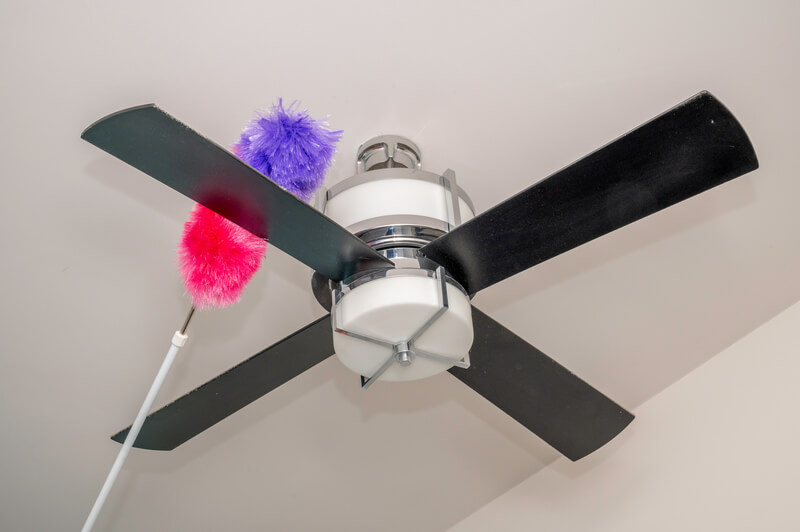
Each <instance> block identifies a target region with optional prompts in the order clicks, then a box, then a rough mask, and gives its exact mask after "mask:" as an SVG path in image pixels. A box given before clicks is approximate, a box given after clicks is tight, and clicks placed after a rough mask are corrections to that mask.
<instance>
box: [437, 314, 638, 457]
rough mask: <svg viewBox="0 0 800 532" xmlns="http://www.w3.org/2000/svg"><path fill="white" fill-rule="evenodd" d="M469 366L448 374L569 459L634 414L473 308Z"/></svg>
mask: <svg viewBox="0 0 800 532" xmlns="http://www.w3.org/2000/svg"><path fill="white" fill-rule="evenodd" d="M472 321H473V326H474V328H475V341H474V343H473V344H472V349H471V350H470V364H471V365H470V367H469V369H460V368H451V369H450V373H452V374H453V375H454V376H455V377H457V378H458V379H459V380H461V381H462V382H463V383H464V384H466V385H467V386H469V387H470V388H472V389H473V390H475V391H476V392H478V393H479V394H481V395H482V396H484V397H485V398H486V399H488V400H489V401H491V402H492V403H494V405H495V406H497V407H498V408H500V410H502V411H503V412H505V413H506V414H508V415H509V416H511V417H513V418H514V419H516V420H517V421H519V422H520V423H522V424H523V425H524V426H525V427H526V428H528V429H529V430H530V431H532V432H533V433H534V434H536V435H537V436H539V437H540V438H542V439H543V440H544V441H546V442H547V443H549V444H550V445H551V446H552V447H554V448H555V449H556V450H557V451H559V452H560V453H561V454H563V455H564V456H566V457H567V458H569V459H570V460H578V459H580V458H583V457H584V456H586V455H587V454H589V453H591V452H592V451H595V450H596V449H599V448H600V447H602V446H603V445H604V444H606V443H607V442H609V441H610V440H611V439H612V438H614V436H616V435H617V434H619V433H620V432H621V431H622V429H624V428H625V427H627V426H628V424H629V423H630V422H631V421H633V414H631V413H630V412H628V411H626V410H625V409H624V408H622V407H621V406H619V405H618V404H616V403H615V402H614V401H612V400H611V399H609V398H608V397H606V396H605V395H603V394H602V393H600V392H598V391H597V390H595V389H594V388H592V387H591V386H589V385H588V384H587V383H585V382H584V381H582V380H581V379H580V378H578V377H577V376H576V375H574V374H573V373H571V372H570V371H569V370H568V369H566V368H565V367H564V366H562V365H560V364H559V363H558V362H556V361H555V360H553V359H552V358H550V357H548V356H547V355H545V354H544V353H542V352H541V351H539V350H538V349H536V348H535V347H533V346H532V345H530V344H529V343H528V342H526V341H525V340H523V339H522V338H520V337H519V336H517V335H516V334H514V333H512V332H511V331H509V330H508V329H506V328H505V327H503V326H502V325H500V324H499V323H497V322H496V321H494V320H493V319H492V318H490V317H489V316H487V315H486V314H484V313H483V312H481V311H480V310H478V309H476V308H475V307H472Z"/></svg>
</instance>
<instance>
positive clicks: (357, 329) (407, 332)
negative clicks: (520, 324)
mask: <svg viewBox="0 0 800 532" xmlns="http://www.w3.org/2000/svg"><path fill="white" fill-rule="evenodd" d="M440 282H441V281H440V280H438V279H436V278H433V277H428V276H419V275H395V276H389V277H383V278H378V279H374V280H371V281H369V282H367V283H365V284H363V285H361V286H358V287H356V288H354V289H352V290H350V291H348V292H346V293H345V294H344V295H343V296H342V297H341V299H340V300H339V302H338V303H337V304H336V307H335V308H334V309H333V312H337V320H338V326H339V327H340V328H342V329H345V330H347V331H352V332H354V333H358V334H363V335H367V336H371V337H373V338H378V339H381V340H384V341H388V342H391V343H396V342H401V341H405V340H408V339H409V338H411V337H412V336H413V335H414V333H415V332H416V331H417V330H419V329H420V328H421V327H422V326H423V325H424V324H425V323H426V322H427V321H428V320H429V319H430V318H431V317H432V316H434V315H435V314H436V312H437V311H438V310H439V309H440V308H441V305H440V301H439V297H440ZM446 286H447V299H448V307H449V308H448V309H447V310H446V311H445V312H444V313H443V314H442V315H441V316H439V318H438V319H437V320H436V321H435V322H433V324H432V325H431V326H430V328H428V329H427V330H426V331H425V332H424V333H423V334H422V336H420V338H419V339H417V340H416V342H414V344H413V345H412V346H411V349H412V351H413V350H414V349H415V348H417V349H419V350H422V351H426V352H429V353H433V354H435V355H439V356H443V357H447V358H449V359H452V360H454V361H455V360H461V359H462V358H464V357H465V356H467V355H468V353H469V349H470V347H471V346H472V339H473V331H472V311H471V307H470V302H469V298H468V297H467V296H466V295H464V293H463V292H461V291H460V290H459V289H458V288H457V287H455V286H453V285H452V284H450V283H448V284H447V285H446ZM333 346H334V349H335V351H336V355H337V356H338V357H339V359H340V360H341V361H342V363H343V364H344V365H345V366H347V367H348V368H350V369H351V370H353V371H355V372H356V373H358V374H360V375H363V376H364V377H367V378H369V377H370V376H372V375H373V374H374V373H375V372H376V371H377V370H378V368H380V367H381V365H382V364H383V363H384V362H386V360H387V359H388V358H389V357H391V356H393V355H394V353H393V351H392V349H391V348H390V347H388V346H382V345H378V344H375V343H372V342H369V341H366V340H362V339H359V338H355V337H352V336H347V335H344V334H341V333H337V332H334V334H333ZM450 367H452V364H446V363H442V362H438V361H434V360H430V359H428V358H423V357H422V356H416V357H415V358H414V360H413V362H412V363H411V364H410V365H408V366H401V365H399V364H396V363H395V364H393V365H392V366H391V367H390V368H389V369H388V370H387V371H386V372H385V373H384V374H383V375H382V376H381V377H380V380H388V381H405V380H414V379H422V378H425V377H429V376H431V375H435V374H436V373H440V372H442V371H445V370H447V369H449V368H450Z"/></svg>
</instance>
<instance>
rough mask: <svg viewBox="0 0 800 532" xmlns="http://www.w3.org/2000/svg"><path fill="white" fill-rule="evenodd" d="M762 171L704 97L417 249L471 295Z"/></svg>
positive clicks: (732, 124) (721, 111)
mask: <svg viewBox="0 0 800 532" xmlns="http://www.w3.org/2000/svg"><path fill="white" fill-rule="evenodd" d="M756 168H758V160H757V159H756V154H755V152H754V151H753V146H752V145H751V144H750V141H749V139H748V138H747V134H746V133H745V132H744V130H743V129H742V127H741V126H740V125H739V123H738V122H737V121H736V118H734V116H733V115H732V114H731V113H730V111H728V110H727V109H726V108H725V107H724V106H723V105H722V104H721V103H720V102H719V101H718V100H717V99H716V98H714V97H713V96H712V95H711V94H709V93H707V92H701V93H700V94H698V95H696V96H694V97H693V98H691V99H689V100H687V101H686V102H684V103H682V104H680V105H678V106H677V107H674V108H672V109H670V110H669V111H667V112H665V113H664V114H662V115H660V116H658V117H656V118H654V119H653V120H651V121H650V122H647V123H646V124H644V125H642V126H640V127H639V128H638V129H635V130H633V131H631V132H630V133H628V134H626V135H623V136H622V137H620V138H619V139H617V140H615V141H613V142H611V143H610V144H607V145H606V146H604V147H602V148H600V149H599V150H597V151H595V152H594V153H592V154H590V155H588V156H586V157H585V158H583V159H581V160H580V161H578V162H576V163H574V164H572V165H570V166H568V167H566V168H564V169H563V170H560V171H558V172H556V173H555V174H553V175H552V176H550V177H548V178H547V179H545V180H543V181H541V182H539V183H536V184H535V185H533V186H531V187H529V188H527V189H525V190H524V191H522V192H520V193H519V194H517V195H516V196H513V197H511V198H509V199H507V200H506V201H504V202H502V203H500V204H499V205H497V206H495V207H493V208H491V209H489V210H488V211H486V212H484V213H482V214H480V215H479V216H477V217H475V218H473V219H472V220H469V221H468V222H466V223H465V224H463V225H461V226H459V227H457V228H456V229H455V230H453V231H451V232H450V233H447V234H445V235H443V236H441V237H440V238H438V239H437V240H434V241H433V242H431V243H429V244H427V245H426V246H424V247H423V248H421V250H420V252H421V253H422V254H424V255H425V256H426V257H428V258H430V259H432V260H434V261H435V262H437V263H439V264H441V265H442V266H444V267H445V268H446V269H447V271H448V272H449V273H450V274H451V275H453V276H454V277H455V278H456V279H458V280H459V281H460V282H461V284H462V285H463V286H464V288H466V290H467V291H468V292H469V293H470V294H474V293H476V292H478V291H479V290H482V289H484V288H486V287H487V286H491V285H492V284H494V283H497V282H499V281H502V280H503V279H506V278H508V277H510V276H512V275H514V274H516V273H519V272H521V271H523V270H526V269H528V268H530V267H531V266H534V265H535V264H538V263H540V262H543V261H545V260H547V259H550V258H552V257H555V256H556V255H559V254H561V253H564V252H565V251H568V250H570V249H572V248H575V247H577V246H580V245H581V244H584V243H586V242H588V241H590V240H593V239H595V238H597V237H599V236H602V235H604V234H606V233H609V232H611V231H613V230H615V229H619V228H620V227H623V226H624V225H627V224H629V223H631V222H634V221H636V220H638V219H640V218H644V217H645V216H648V215H650V214H652V213H654V212H657V211H659V210H661V209H664V208H666V207H669V206H670V205H674V204H675V203H678V202H680V201H683V200H685V199H687V198H690V197H691V196H694V195H695V194H699V193H700V192H703V191H705V190H708V189H710V188H712V187H715V186H717V185H719V184H721V183H724V182H726V181H728V180H731V179H733V178H735V177H739V176H741V175H743V174H746V173H747V172H750V171H752V170H755V169H756Z"/></svg>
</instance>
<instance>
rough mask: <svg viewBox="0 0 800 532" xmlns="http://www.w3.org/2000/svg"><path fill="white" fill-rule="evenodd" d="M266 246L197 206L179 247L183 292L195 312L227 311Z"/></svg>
mask: <svg viewBox="0 0 800 532" xmlns="http://www.w3.org/2000/svg"><path fill="white" fill-rule="evenodd" d="M266 250H267V243H266V241H264V240H263V239H261V238H258V237H257V236H255V235H253V234H252V233H250V232H248V231H246V230H244V229H242V228H241V227H239V226H238V225H236V224H234V223H233V222H231V221H230V220H227V219H226V218H223V217H222V216H220V215H219V214H217V213H215V212H214V211H211V210H209V209H207V208H205V207H203V206H202V205H200V204H199V203H198V204H197V205H195V207H194V210H193V211H192V213H191V215H190V217H189V221H188V222H186V224H185V225H184V229H183V238H182V239H181V243H180V245H179V247H178V258H179V262H180V272H181V277H183V281H184V283H185V284H186V292H187V293H188V294H189V296H190V297H191V298H192V303H194V306H195V307H197V308H198V309H206V308H210V307H220V308H221V307H226V306H228V305H231V304H233V303H236V302H237V301H239V298H240V296H241V293H242V290H244V287H245V285H247V282H248V281H249V280H250V279H251V278H252V277H253V275H254V274H255V273H256V271H257V270H258V268H259V266H260V265H261V259H262V258H263V257H264V254H265V252H266Z"/></svg>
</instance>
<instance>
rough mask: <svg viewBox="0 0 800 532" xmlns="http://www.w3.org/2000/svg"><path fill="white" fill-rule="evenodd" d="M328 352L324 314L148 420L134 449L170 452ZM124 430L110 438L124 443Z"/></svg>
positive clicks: (330, 338)
mask: <svg viewBox="0 0 800 532" xmlns="http://www.w3.org/2000/svg"><path fill="white" fill-rule="evenodd" d="M332 354H333V335H332V330H331V319H330V315H328V316H325V317H324V318H320V319H318V320H317V321H315V322H314V323H312V324H310V325H307V326H305V327H304V328H302V329H300V330H299V331H297V332H295V333H294V334H292V335H291V336H289V337H287V338H284V339H283V340H281V341H280V342H278V343H277V344H275V345H273V346H271V347H268V348H266V349H264V350H263V351H261V352H260V353H258V354H257V355H254V356H252V357H250V358H248V359H247V360H245V361H244V362H242V363H241V364H239V365H238V366H235V367H233V368H231V369H229V370H228V371H226V372H225V373H223V374H222V375H220V376H219V377H216V378H214V379H213V380H210V381H208V382H207V383H205V384H203V385H202V386H200V387H199V388H197V389H195V390H193V391H191V392H189V393H188V394H186V395H184V396H183V397H180V398H178V399H176V400H175V401H173V402H171V403H170V404H168V405H166V406H165V407H163V408H161V409H160V410H157V411H156V412H153V413H152V414H150V415H149V416H147V419H146V420H145V422H144V425H142V430H141V432H139V435H138V436H137V437H136V442H135V443H134V447H139V448H141V449H152V450H157V451H171V450H172V449H174V448H175V447H177V446H178V445H180V444H182V443H184V442H185V441H187V440H189V439H191V438H193V437H194V436H197V435H198V434H200V433H201V432H203V431H204V430H206V429H207V428H209V427H211V426H212V425H214V424H215V423H218V422H219V421H222V420H223V419H225V418H226V417H228V416H230V415H231V414H233V413H234V412H236V411H238V410H240V409H242V408H244V407H245V406H247V405H249V404H250V403H252V402H253V401H255V400H256V399H258V398H259V397H261V396H263V395H265V394H267V393H269V392H271V391H272V390H274V389H275V388H277V387H278V386H280V385H281V384H284V383H286V382H288V381H290V380H292V379H293V378H295V377H296V376H298V375H300V374H301V373H303V372H304V371H306V370H307V369H310V368H311V367H313V366H315V365H317V364H318V363H320V362H322V361H323V360H325V359H326V358H328V357H329V356H331V355H332ZM128 430H130V427H128V428H127V429H125V430H122V431H120V432H118V433H117V434H115V435H114V436H112V437H111V439H112V440H114V441H117V442H119V443H122V442H124V441H125V437H126V436H127V435H128Z"/></svg>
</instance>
